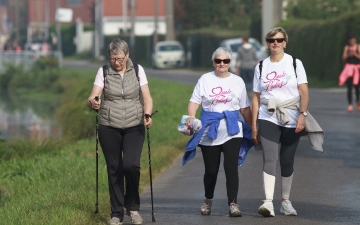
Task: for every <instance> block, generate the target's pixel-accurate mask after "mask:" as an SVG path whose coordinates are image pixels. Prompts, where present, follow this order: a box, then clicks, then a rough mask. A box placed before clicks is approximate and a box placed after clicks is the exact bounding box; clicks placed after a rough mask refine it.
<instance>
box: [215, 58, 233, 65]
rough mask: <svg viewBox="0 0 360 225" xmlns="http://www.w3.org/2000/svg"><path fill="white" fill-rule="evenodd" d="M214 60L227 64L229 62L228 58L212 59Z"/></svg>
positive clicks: (217, 62)
mask: <svg viewBox="0 0 360 225" xmlns="http://www.w3.org/2000/svg"><path fill="white" fill-rule="evenodd" d="M214 62H215V63H216V64H220V63H221V62H223V63H224V64H229V63H230V59H214Z"/></svg>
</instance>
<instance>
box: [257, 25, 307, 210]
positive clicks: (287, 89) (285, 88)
mask: <svg viewBox="0 0 360 225" xmlns="http://www.w3.org/2000/svg"><path fill="white" fill-rule="evenodd" d="M266 42H267V46H268V48H269V50H270V53H271V54H270V56H269V57H268V58H266V59H265V60H263V62H262V69H260V67H259V65H260V64H258V65H257V66H256V67H255V74H254V87H253V91H254V96H253V100H252V115H253V123H252V133H253V140H254V142H255V144H256V145H260V143H261V146H262V149H263V184H264V189H265V197H266V200H264V204H263V205H261V206H260V208H259V210H258V213H259V214H261V215H262V216H265V217H273V216H275V213H274V206H273V202H272V201H273V196H274V189H275V175H276V164H277V160H278V157H280V168H281V192H282V202H281V207H280V213H282V214H284V215H293V216H296V215H297V212H296V210H295V209H294V208H293V206H292V204H291V202H290V200H289V197H290V190H291V185H292V180H293V171H294V158H295V151H296V148H297V145H298V142H299V139H300V132H301V131H302V130H303V129H304V127H305V118H306V116H308V113H307V110H308V104H309V93H308V85H307V83H308V82H307V77H306V73H305V69H304V66H303V64H302V62H301V61H300V60H298V59H296V67H294V64H293V62H294V61H293V60H294V59H293V58H292V56H291V55H288V54H286V53H285V52H284V51H285V48H286V45H287V44H288V35H287V33H286V31H285V30H284V29H283V28H281V27H275V28H273V29H271V30H270V31H269V32H268V33H267V35H266ZM295 68H296V71H295ZM260 70H261V71H260ZM272 106H274V107H272ZM279 114H282V116H283V117H286V118H287V120H284V119H283V118H282V116H281V115H280V116H279ZM279 146H280V153H279Z"/></svg>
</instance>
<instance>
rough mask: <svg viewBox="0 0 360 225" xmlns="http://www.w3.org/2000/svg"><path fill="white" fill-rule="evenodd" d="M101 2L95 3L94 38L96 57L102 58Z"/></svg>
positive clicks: (99, 0)
mask: <svg viewBox="0 0 360 225" xmlns="http://www.w3.org/2000/svg"><path fill="white" fill-rule="evenodd" d="M101 4H102V2H101V0H96V1H95V37H94V57H95V58H99V57H100V49H101V44H100V42H101V33H102V30H101V27H102V26H101Z"/></svg>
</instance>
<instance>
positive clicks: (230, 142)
mask: <svg viewBox="0 0 360 225" xmlns="http://www.w3.org/2000/svg"><path fill="white" fill-rule="evenodd" d="M211 60H212V64H213V66H214V68H215V70H214V71H212V72H209V73H206V74H204V75H202V76H201V77H200V79H199V80H198V82H197V84H196V86H195V89H194V91H193V94H192V96H191V99H190V101H189V104H188V114H189V118H188V120H187V121H186V123H187V124H190V123H191V120H193V119H195V115H196V111H197V110H198V108H199V106H200V105H201V107H202V110H201V115H200V118H199V119H200V120H201V122H202V128H201V129H200V130H199V131H198V132H197V133H195V134H194V136H193V137H192V138H191V139H190V140H189V142H188V143H187V145H186V152H185V154H184V156H183V164H185V163H186V162H188V161H189V160H191V159H192V158H194V157H195V153H196V147H197V146H199V147H200V148H201V152H202V156H203V160H204V165H205V174H204V180H203V181H204V189H205V199H204V202H203V204H202V205H201V207H200V212H201V214H202V215H210V214H211V206H212V200H213V197H214V190H215V185H216V179H217V174H218V171H219V166H220V157H221V152H222V153H223V155H224V161H223V165H224V170H225V175H226V190H227V197H228V206H229V216H230V217H239V216H242V213H241V211H240V210H239V206H238V204H237V193H238V187H239V177H238V165H241V164H242V162H243V161H244V159H245V157H246V153H247V151H248V150H249V148H251V147H252V146H253V142H252V140H251V128H250V127H249V125H250V124H251V110H250V102H249V99H248V96H247V93H246V87H245V83H244V81H243V80H242V78H241V77H239V76H237V75H235V74H232V73H230V72H229V66H230V62H231V60H232V59H231V52H230V50H228V49H226V48H222V47H220V48H218V49H216V50H215V52H214V53H213V55H212V59H211ZM239 112H240V113H241V114H242V116H243V118H244V120H245V121H243V120H242V119H241V118H240V116H239Z"/></svg>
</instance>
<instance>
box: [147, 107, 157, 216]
mask: <svg viewBox="0 0 360 225" xmlns="http://www.w3.org/2000/svg"><path fill="white" fill-rule="evenodd" d="M157 112H158V111H157V110H155V112H153V113H151V115H150V117H151V116H153V115H154V114H156V113H157ZM145 117H146V118H147V119H148V118H149V116H148V115H145ZM146 134H147V142H148V155H149V172H150V193H151V216H152V222H156V221H155V212H154V200H153V188H152V171H151V153H150V134H149V128H148V127H147V128H146Z"/></svg>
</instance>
